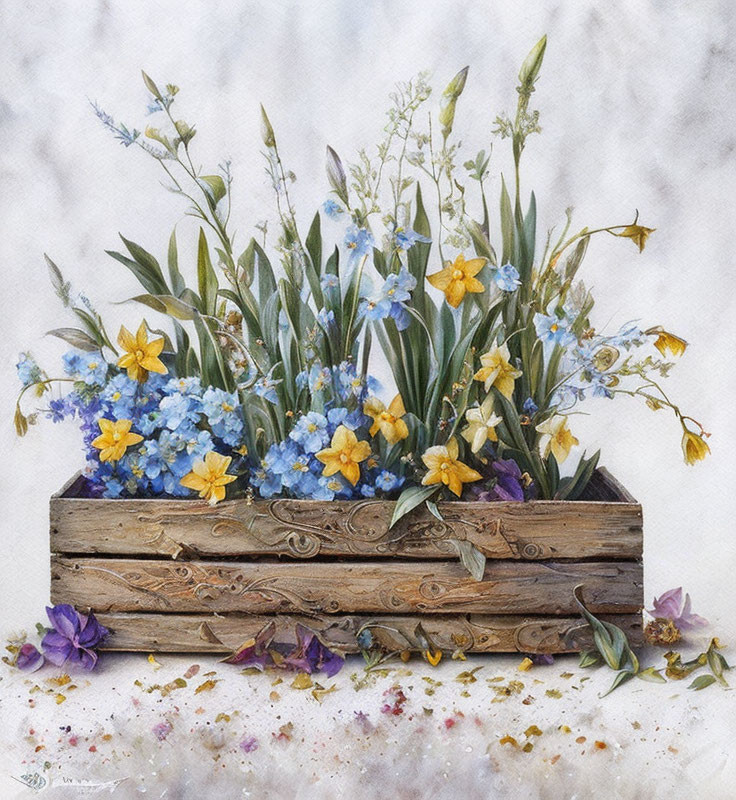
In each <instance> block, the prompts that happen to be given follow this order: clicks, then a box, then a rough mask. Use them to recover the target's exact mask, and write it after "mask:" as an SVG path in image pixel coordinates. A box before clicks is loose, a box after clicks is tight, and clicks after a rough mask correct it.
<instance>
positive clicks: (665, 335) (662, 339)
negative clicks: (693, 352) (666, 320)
mask: <svg viewBox="0 0 736 800" xmlns="http://www.w3.org/2000/svg"><path fill="white" fill-rule="evenodd" d="M644 334H645V335H646V336H656V337H657V338H656V340H655V342H654V346H655V347H656V348H657V350H659V352H660V353H661V354H662V355H663V356H666V355H667V352H668V351H669V352H670V353H672V355H673V356H681V355H682V354H683V353H684V352H685V349H686V348H687V342H686V341H685V340H684V339H680V337H679V336H675V334H674V333H670V332H669V331H666V330H665V329H664V328H663V327H662V326H661V325H658V326H657V327H656V328H649V330H648V331H644Z"/></svg>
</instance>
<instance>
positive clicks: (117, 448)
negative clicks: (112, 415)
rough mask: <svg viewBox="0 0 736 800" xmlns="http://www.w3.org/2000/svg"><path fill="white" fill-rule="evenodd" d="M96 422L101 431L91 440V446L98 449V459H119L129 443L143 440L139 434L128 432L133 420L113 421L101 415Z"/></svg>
mask: <svg viewBox="0 0 736 800" xmlns="http://www.w3.org/2000/svg"><path fill="white" fill-rule="evenodd" d="M97 424H98V425H99V426H100V430H101V431H102V433H101V434H100V435H99V436H98V437H97V438H96V439H95V440H94V441H93V442H92V447H95V448H97V449H98V450H100V461H119V460H120V459H121V458H122V457H123V456H124V455H125V451H126V450H127V449H128V448H129V447H130V446H131V445H134V444H138V442H142V441H143V437H142V436H141V435H140V434H138V433H130V428H131V426H132V425H133V422H132V421H131V420H129V419H119V420H117V421H116V422H113V420H111V419H105V418H104V417H103V418H102V419H98V420H97Z"/></svg>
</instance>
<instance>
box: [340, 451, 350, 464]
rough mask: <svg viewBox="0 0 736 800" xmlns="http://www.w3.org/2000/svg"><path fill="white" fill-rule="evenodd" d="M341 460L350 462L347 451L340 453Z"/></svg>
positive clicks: (345, 462) (344, 462)
mask: <svg viewBox="0 0 736 800" xmlns="http://www.w3.org/2000/svg"><path fill="white" fill-rule="evenodd" d="M340 461H341V462H342V463H343V464H347V463H348V461H349V459H348V457H347V454H346V453H340Z"/></svg>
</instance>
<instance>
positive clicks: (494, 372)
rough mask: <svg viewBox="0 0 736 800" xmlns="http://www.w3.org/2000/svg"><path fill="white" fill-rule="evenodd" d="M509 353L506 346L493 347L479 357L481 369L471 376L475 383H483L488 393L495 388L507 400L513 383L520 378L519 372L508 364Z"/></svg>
mask: <svg viewBox="0 0 736 800" xmlns="http://www.w3.org/2000/svg"><path fill="white" fill-rule="evenodd" d="M509 358H511V353H509V348H508V346H507V345H506V344H502V345H500V346H499V345H493V347H492V348H491V349H490V350H489V351H488V352H487V353H483V355H482V356H481V357H480V363H481V364H482V366H481V368H480V369H479V370H478V371H477V372H476V373H475V375H474V376H473V377H474V378H475V380H477V381H483V385H484V386H485V390H486V391H487V392H488V391H490V389H491V386H495V387H496V388H497V389H498V391H499V392H501V394H502V395H503V396H504V397H507V398H508V399H509V400H510V399H511V396H512V395H513V393H514V381H515V380H516V379H517V378H520V377H521V370H518V369H514V367H512V366H511V364H510V363H509Z"/></svg>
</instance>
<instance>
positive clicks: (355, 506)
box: [50, 478, 643, 560]
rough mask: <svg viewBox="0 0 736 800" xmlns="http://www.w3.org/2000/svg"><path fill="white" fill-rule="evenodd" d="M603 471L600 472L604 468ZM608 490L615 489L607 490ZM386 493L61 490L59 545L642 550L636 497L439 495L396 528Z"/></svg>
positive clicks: (199, 554)
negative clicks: (212, 501)
mask: <svg viewBox="0 0 736 800" xmlns="http://www.w3.org/2000/svg"><path fill="white" fill-rule="evenodd" d="M601 479H602V478H601ZM607 491H608V492H609V494H610V490H607ZM394 505H395V504H394V503H393V502H389V501H384V500H357V501H333V502H330V503H323V502H318V501H313V500H284V499H279V500H258V501H255V502H251V503H249V502H248V501H247V500H244V499H241V500H230V501H226V502H223V503H219V504H218V505H217V506H214V507H212V506H210V505H208V504H207V503H203V502H201V501H198V500H170V499H162V500H102V499H94V500H91V499H85V498H79V497H54V498H52V500H51V506H50V512H51V550H52V552H56V553H73V554H82V553H107V554H113V555H158V556H169V557H173V558H210V557H214V558H217V557H223V556H248V555H284V556H288V557H291V558H300V559H307V558H313V557H315V556H322V557H327V556H353V557H396V556H398V557H401V558H416V559H424V560H426V559H430V558H436V559H447V558H448V557H449V558H452V557H453V556H454V555H455V550H454V548H453V546H452V544H451V542H450V539H453V538H455V539H465V540H467V541H469V542H471V543H472V544H474V545H475V546H476V547H477V548H478V549H479V550H480V551H481V552H482V553H484V554H485V555H486V556H487V557H488V558H494V559H511V560H536V559H567V558H570V559H576V558H578V559H579V558H597V559H606V558H620V559H626V558H630V559H634V558H640V557H641V554H642V541H643V537H642V518H641V506H639V505H638V504H636V503H629V502H600V501H590V502H586V501H571V502H560V501H540V502H529V503H505V502H499V503H472V502H471V503H469V502H450V503H440V504H439V508H440V512H441V514H442V516H443V518H444V519H443V520H438V519H437V518H436V517H434V516H433V515H432V514H430V513H429V511H428V510H427V509H426V507H424V506H422V507H420V508H419V509H417V510H416V511H415V512H413V513H412V514H411V515H409V516H407V517H405V518H404V519H402V520H400V521H399V522H398V523H397V525H396V526H395V527H394V528H393V529H392V530H389V525H390V521H391V517H392V515H393V510H394Z"/></svg>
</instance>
